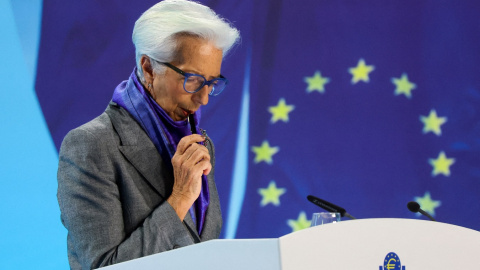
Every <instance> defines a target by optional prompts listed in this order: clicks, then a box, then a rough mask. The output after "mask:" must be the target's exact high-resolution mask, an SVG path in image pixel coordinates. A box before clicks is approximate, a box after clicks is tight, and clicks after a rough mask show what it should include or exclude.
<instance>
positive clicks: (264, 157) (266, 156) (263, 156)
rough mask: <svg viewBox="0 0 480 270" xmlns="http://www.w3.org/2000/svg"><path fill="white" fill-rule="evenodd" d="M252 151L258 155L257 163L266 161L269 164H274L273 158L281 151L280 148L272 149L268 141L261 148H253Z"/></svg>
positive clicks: (256, 157)
mask: <svg viewBox="0 0 480 270" xmlns="http://www.w3.org/2000/svg"><path fill="white" fill-rule="evenodd" d="M252 151H253V152H255V154H256V156H255V160H254V162H255V163H259V162H262V161H265V162H266V163H268V164H272V162H273V160H272V156H273V155H275V154H276V153H277V152H278V151H280V148H279V147H277V146H275V147H270V144H269V143H268V141H263V143H262V145H261V146H252Z"/></svg>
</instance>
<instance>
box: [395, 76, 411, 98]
mask: <svg viewBox="0 0 480 270" xmlns="http://www.w3.org/2000/svg"><path fill="white" fill-rule="evenodd" d="M392 83H393V84H395V85H396V86H397V88H396V89H395V96H398V95H401V94H404V95H405V96H406V97H407V98H411V97H412V90H413V89H415V88H417V85H416V84H414V83H412V82H411V81H409V80H408V76H407V74H405V73H403V74H402V77H400V78H392Z"/></svg>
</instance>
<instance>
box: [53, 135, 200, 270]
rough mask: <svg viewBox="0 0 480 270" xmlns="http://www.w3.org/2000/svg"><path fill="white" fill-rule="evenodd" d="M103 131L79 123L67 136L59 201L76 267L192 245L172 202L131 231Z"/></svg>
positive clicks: (92, 265) (96, 264) (61, 169)
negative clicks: (99, 132) (128, 229)
mask: <svg viewBox="0 0 480 270" xmlns="http://www.w3.org/2000/svg"><path fill="white" fill-rule="evenodd" d="M108 139H109V138H105V136H102V134H96V133H95V134H94V133H93V132H92V131H91V130H88V129H82V128H78V129H75V130H73V131H71V132H70V133H69V134H68V135H67V136H66V137H65V139H64V141H63V143H62V146H61V149H60V154H59V168H58V175H57V178H58V193H57V197H58V202H59V206H60V210H61V219H62V223H63V224H64V226H65V227H66V228H67V230H68V250H69V261H70V266H71V267H72V269H92V268H98V267H101V266H106V265H110V264H115V263H118V262H123V261H127V260H131V259H135V258H139V257H143V256H146V255H150V254H154V253H158V252H162V251H166V250H171V249H173V248H177V247H183V246H187V245H191V244H193V243H194V240H193V238H192V236H191V235H190V233H189V232H188V229H187V228H186V227H185V225H184V223H183V222H182V221H181V220H180V219H179V218H178V216H177V214H176V213H175V211H174V210H173V208H172V207H171V206H170V205H169V204H168V202H166V201H163V202H162V203H160V204H159V205H158V206H157V207H156V208H155V209H154V210H153V211H152V212H151V214H150V215H149V216H148V217H147V218H146V219H145V220H144V221H143V223H142V224H141V225H140V226H139V227H137V228H136V229H135V230H134V231H133V232H132V233H130V234H129V235H126V233H125V229H124V223H123V220H124V217H123V215H124V212H123V211H122V202H121V200H120V198H121V196H120V190H119V187H118V184H117V183H116V180H115V174H116V170H117V169H118V168H116V165H115V164H114V162H113V161H112V159H111V149H109V146H108V142H106V140H108Z"/></svg>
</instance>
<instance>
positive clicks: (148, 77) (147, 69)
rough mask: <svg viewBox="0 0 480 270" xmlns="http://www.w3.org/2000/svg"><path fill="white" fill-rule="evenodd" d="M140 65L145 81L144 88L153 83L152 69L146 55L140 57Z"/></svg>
mask: <svg viewBox="0 0 480 270" xmlns="http://www.w3.org/2000/svg"><path fill="white" fill-rule="evenodd" d="M140 64H141V66H142V71H143V78H144V79H145V84H146V85H145V86H147V85H148V84H151V83H152V82H153V77H154V76H153V67H152V63H150V58H149V57H148V56H146V55H142V58H140Z"/></svg>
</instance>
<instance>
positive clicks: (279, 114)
mask: <svg viewBox="0 0 480 270" xmlns="http://www.w3.org/2000/svg"><path fill="white" fill-rule="evenodd" d="M294 109H295V106H293V105H287V104H286V103H285V99H284V98H281V99H280V100H279V101H278V104H277V106H270V107H268V111H269V112H270V113H271V114H272V119H270V122H272V123H275V122H277V121H278V120H282V121H283V122H288V113H290V112H291V111H293V110H294Z"/></svg>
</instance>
